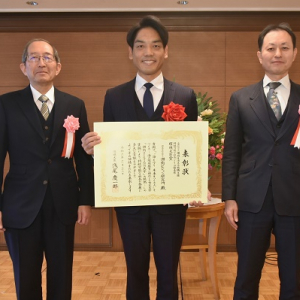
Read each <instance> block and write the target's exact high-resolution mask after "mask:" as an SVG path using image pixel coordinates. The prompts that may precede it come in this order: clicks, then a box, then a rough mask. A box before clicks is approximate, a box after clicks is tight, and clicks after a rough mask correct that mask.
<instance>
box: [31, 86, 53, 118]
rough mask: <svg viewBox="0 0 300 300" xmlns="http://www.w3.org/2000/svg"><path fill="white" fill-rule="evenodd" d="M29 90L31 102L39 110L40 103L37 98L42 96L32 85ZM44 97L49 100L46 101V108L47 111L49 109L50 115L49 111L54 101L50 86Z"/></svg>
mask: <svg viewBox="0 0 300 300" xmlns="http://www.w3.org/2000/svg"><path fill="white" fill-rule="evenodd" d="M30 88H31V92H32V96H33V100H34V102H35V104H36V106H37V107H38V109H39V110H41V108H42V102H41V101H40V100H39V98H40V96H41V95H42V94H41V93H40V92H38V91H37V90H36V89H35V88H34V87H33V86H32V85H30ZM45 95H46V96H47V97H48V99H49V100H48V101H47V106H48V109H49V113H51V110H52V108H53V105H54V101H55V99H54V87H53V86H52V87H51V89H50V90H49V91H48V92H47V93H46V94H45Z"/></svg>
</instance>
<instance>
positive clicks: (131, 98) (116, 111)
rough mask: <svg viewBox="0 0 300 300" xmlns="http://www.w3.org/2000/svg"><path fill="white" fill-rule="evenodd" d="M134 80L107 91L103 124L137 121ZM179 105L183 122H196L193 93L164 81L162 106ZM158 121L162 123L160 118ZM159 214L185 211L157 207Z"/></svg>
mask: <svg viewBox="0 0 300 300" xmlns="http://www.w3.org/2000/svg"><path fill="white" fill-rule="evenodd" d="M136 98H137V96H136V93H135V79H133V80H132V81H130V82H127V83H124V84H122V85H119V86H117V87H115V88H112V89H109V90H108V91H107V92H106V95H105V101H104V107H103V116H104V121H105V122H134V121H139V119H138V116H137V112H136V109H135V104H134V103H135V99H136ZM172 101H173V102H174V103H178V104H181V105H182V106H183V107H185V112H186V114H187V117H186V119H185V121H196V120H197V117H198V110H197V101H196V95H195V93H194V91H193V90H192V89H190V88H187V87H184V86H182V85H180V84H178V83H175V82H172V81H169V80H166V79H164V96H163V105H168V104H169V103H170V102H172ZM160 121H164V120H163V118H161V120H160ZM155 208H156V209H157V211H158V212H159V213H164V214H170V213H176V212H179V211H181V210H183V209H184V210H185V209H186V208H187V206H186V207H185V206H183V205H157V206H155ZM139 209H140V207H136V206H132V207H118V208H116V210H117V211H119V212H123V213H129V214H132V213H136V212H138V211H139Z"/></svg>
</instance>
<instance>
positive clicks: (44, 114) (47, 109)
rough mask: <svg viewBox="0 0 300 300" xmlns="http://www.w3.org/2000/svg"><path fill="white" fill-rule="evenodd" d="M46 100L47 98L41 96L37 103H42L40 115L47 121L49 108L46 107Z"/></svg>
mask: <svg viewBox="0 0 300 300" xmlns="http://www.w3.org/2000/svg"><path fill="white" fill-rule="evenodd" d="M48 100H49V99H48V97H47V96H45V95H41V96H40V98H39V101H41V102H42V107H41V113H42V115H43V117H44V119H45V120H47V119H48V117H49V108H48V105H47V101H48Z"/></svg>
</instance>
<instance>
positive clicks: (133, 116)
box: [120, 78, 138, 121]
mask: <svg viewBox="0 0 300 300" xmlns="http://www.w3.org/2000/svg"><path fill="white" fill-rule="evenodd" d="M121 97H124V99H120V101H121V102H122V103H124V105H125V109H126V111H127V114H128V116H129V120H133V121H138V116H137V113H136V109H135V105H134V102H135V99H136V98H137V95H136V92H135V78H134V79H133V80H131V81H129V82H128V84H126V86H125V88H124V94H123V95H122V96H121Z"/></svg>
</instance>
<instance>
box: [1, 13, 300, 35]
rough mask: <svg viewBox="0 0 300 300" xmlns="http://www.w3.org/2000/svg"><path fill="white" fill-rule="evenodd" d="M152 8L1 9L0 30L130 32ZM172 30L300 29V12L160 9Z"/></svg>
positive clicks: (162, 16) (165, 22) (158, 14)
mask: <svg viewBox="0 0 300 300" xmlns="http://www.w3.org/2000/svg"><path fill="white" fill-rule="evenodd" d="M147 14H153V12H149V13H146V12H143V13H141V12H132V13H123V12H122V13H116V12H114V13H107V12H105V13H101V12H99V13H98V12H97V13H86V12H84V13H0V32H77V31H80V32H116V31H118V32H127V31H128V29H129V28H130V27H131V26H132V25H133V24H135V23H136V22H137V21H138V20H139V19H140V18H142V17H143V16H145V15H147ZM154 14H155V15H156V16H158V17H159V18H160V19H161V20H162V22H163V24H165V25H166V27H167V28H168V30H169V31H261V30H262V28H264V27H265V26H266V25H268V24H270V23H272V24H274V23H275V24H277V23H280V22H288V23H289V24H290V26H291V27H292V28H293V30H294V31H299V30H300V22H299V17H300V12H280V13H278V12H181V13H180V12H157V13H154Z"/></svg>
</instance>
